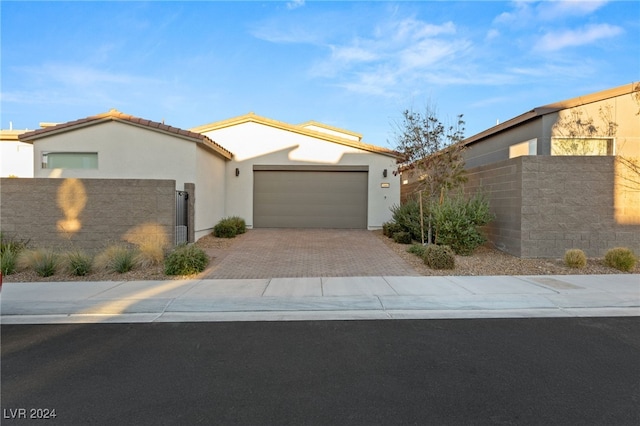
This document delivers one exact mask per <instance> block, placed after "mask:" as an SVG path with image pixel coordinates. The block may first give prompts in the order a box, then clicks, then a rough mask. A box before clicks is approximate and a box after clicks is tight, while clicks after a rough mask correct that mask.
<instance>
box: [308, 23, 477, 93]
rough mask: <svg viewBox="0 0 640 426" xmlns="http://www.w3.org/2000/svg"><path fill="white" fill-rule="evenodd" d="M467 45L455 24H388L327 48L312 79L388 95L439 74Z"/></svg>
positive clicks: (462, 52)
mask: <svg viewBox="0 0 640 426" xmlns="http://www.w3.org/2000/svg"><path fill="white" fill-rule="evenodd" d="M469 46H470V42H468V41H466V40H465V39H464V38H462V37H458V36H457V35H456V26H455V25H454V24H453V22H445V23H442V24H432V23H428V22H424V21H420V20H417V19H415V18H406V19H399V20H390V21H386V22H384V23H382V24H380V25H378V26H376V28H375V29H374V30H373V31H372V34H371V35H369V36H367V37H363V36H360V37H358V38H353V39H351V40H347V41H341V42H338V43H333V44H331V45H330V46H329V49H330V51H331V55H329V56H327V57H325V58H322V59H321V60H320V61H318V62H317V63H316V64H315V65H314V66H313V67H312V69H311V74H312V75H313V76H314V77H322V78H337V79H338V80H339V82H338V83H337V84H338V85H339V86H340V87H344V88H347V89H348V90H351V91H356V92H359V93H367V94H377V95H388V96H392V95H393V93H395V92H396V91H397V90H398V89H399V88H401V87H406V86H407V85H408V84H414V83H416V82H419V81H423V82H424V81H426V80H427V79H428V78H429V76H430V75H434V74H437V71H438V70H442V69H443V68H445V66H446V65H445V64H447V63H451V62H452V61H453V60H454V58H456V57H459V56H460V55H462V54H464V52H465V50H466V49H468V47H469Z"/></svg>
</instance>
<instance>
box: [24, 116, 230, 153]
mask: <svg viewBox="0 0 640 426" xmlns="http://www.w3.org/2000/svg"><path fill="white" fill-rule="evenodd" d="M115 120H118V121H123V122H129V123H133V124H136V125H140V126H144V127H148V128H150V129H152V130H155V131H157V130H160V131H164V132H167V133H173V134H176V135H179V136H184V137H188V138H189V139H193V140H194V141H197V142H201V143H203V144H204V145H205V146H207V147H208V148H209V149H212V150H214V151H216V152H218V153H219V154H221V155H222V156H224V157H225V158H227V159H231V158H232V156H233V154H231V152H229V151H228V150H227V149H225V148H223V147H222V146H220V145H218V144H217V143H216V142H214V141H213V140H211V139H210V138H208V137H207V136H205V135H202V134H200V133H195V132H192V131H189V130H184V129H180V128H177V127H172V126H168V125H166V124H164V123H159V122H157V121H151V120H146V119H143V118H139V117H134V116H132V115H129V114H125V113H123V112H120V111H118V110H116V109H112V110H110V111H108V112H105V113H102V114H97V115H93V116H91V117H86V118H81V119H79V120H74V121H69V122H66V123H61V124H57V125H55V126H50V127H46V128H43V129H38V130H33V131H30V132H25V133H23V134H21V135H20V136H19V139H20V140H23V141H31V140H33V139H38V138H40V137H44V136H47V135H49V134H54V133H59V132H60V131H68V130H71V129H72V128H74V127H80V126H84V125H90V124H91V123H94V122H95V123H100V122H105V121H115Z"/></svg>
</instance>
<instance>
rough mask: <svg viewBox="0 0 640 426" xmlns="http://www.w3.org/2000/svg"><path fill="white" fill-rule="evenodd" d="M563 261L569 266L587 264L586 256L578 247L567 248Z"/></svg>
mask: <svg viewBox="0 0 640 426" xmlns="http://www.w3.org/2000/svg"><path fill="white" fill-rule="evenodd" d="M564 263H565V264H566V265H567V266H568V267H570V268H584V267H585V266H586V265H587V256H586V255H585V254H584V252H583V251H582V250H580V249H571V250H567V251H566V252H565V254H564Z"/></svg>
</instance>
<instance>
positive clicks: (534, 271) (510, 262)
mask: <svg viewBox="0 0 640 426" xmlns="http://www.w3.org/2000/svg"><path fill="white" fill-rule="evenodd" d="M373 232H374V233H375V234H376V235H377V236H378V237H379V238H380V239H381V240H382V241H384V243H385V244H387V245H388V246H389V247H391V248H392V249H393V251H395V252H396V253H397V254H398V255H399V256H401V257H402V258H403V259H404V260H405V261H406V262H408V263H409V264H410V265H411V266H413V268H414V269H415V270H416V271H418V272H419V273H420V274H421V275H429V276H433V275H595V274H624V273H625V272H621V271H619V270H617V269H614V268H611V267H609V266H607V265H605V264H604V262H603V259H587V265H586V266H585V267H584V268H581V269H575V268H569V267H568V266H565V265H564V262H563V260H562V259H520V258H518V257H515V256H511V255H510V254H507V253H504V252H502V251H500V250H498V249H496V248H493V247H492V246H491V244H490V243H487V244H485V245H484V246H481V247H479V248H477V249H476V250H475V251H474V252H473V254H471V256H456V267H455V269H453V270H434V269H431V268H429V267H428V266H427V265H425V264H424V262H423V261H422V259H421V258H419V257H418V256H416V255H415V254H412V253H408V252H407V249H408V248H409V247H410V246H409V245H406V244H398V243H396V242H394V241H393V240H392V239H390V238H387V237H385V236H384V235H382V231H373ZM633 273H636V274H637V273H640V262H638V263H636V267H635V269H634V271H633Z"/></svg>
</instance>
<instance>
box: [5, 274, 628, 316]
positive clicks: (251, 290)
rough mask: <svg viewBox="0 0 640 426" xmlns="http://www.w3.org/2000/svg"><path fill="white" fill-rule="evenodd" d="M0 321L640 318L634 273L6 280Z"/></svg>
mask: <svg viewBox="0 0 640 426" xmlns="http://www.w3.org/2000/svg"><path fill="white" fill-rule="evenodd" d="M0 300H1V302H0V314H1V318H0V320H1V322H2V323H3V324H46V323H102V322H115V323H132V322H193V321H298V320H352V319H353V320H362V319H377V320H380V319H435V318H523V317H583V316H640V275H638V274H618V275H555V276H484V277H467V276H465V277H407V276H385V277H322V278H320V277H317V278H307V277H303V278H271V279H245V280H231V279H229V280H210V279H203V280H170V281H103V282H44V283H4V285H3V288H2V293H1V294H0Z"/></svg>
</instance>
